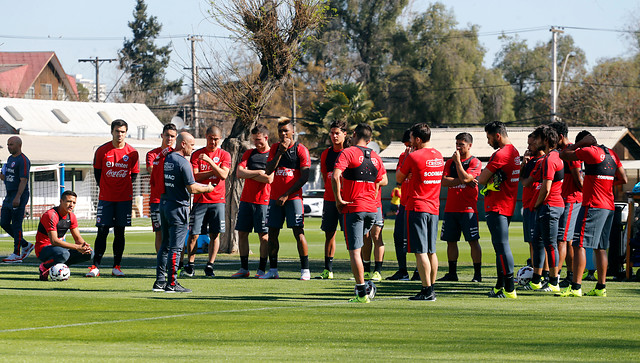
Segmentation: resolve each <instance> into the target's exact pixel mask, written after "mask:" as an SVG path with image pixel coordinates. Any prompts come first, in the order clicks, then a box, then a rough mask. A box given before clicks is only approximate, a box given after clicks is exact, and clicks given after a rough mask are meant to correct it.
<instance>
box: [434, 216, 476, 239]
mask: <svg viewBox="0 0 640 363" xmlns="http://www.w3.org/2000/svg"><path fill="white" fill-rule="evenodd" d="M460 235H464V240H465V241H467V242H469V241H477V240H479V239H480V232H479V228H478V214H477V213H466V212H445V213H444V219H443V220H442V229H441V230H440V239H441V240H443V241H447V242H458V241H459V240H460Z"/></svg>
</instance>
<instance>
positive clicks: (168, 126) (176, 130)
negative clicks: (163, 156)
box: [162, 123, 178, 134]
mask: <svg viewBox="0 0 640 363" xmlns="http://www.w3.org/2000/svg"><path fill="white" fill-rule="evenodd" d="M169 130H172V131H175V132H178V129H177V128H176V125H174V124H172V123H168V124H166V125H164V127H163V128H162V133H163V134H164V133H165V132H167V131H169Z"/></svg>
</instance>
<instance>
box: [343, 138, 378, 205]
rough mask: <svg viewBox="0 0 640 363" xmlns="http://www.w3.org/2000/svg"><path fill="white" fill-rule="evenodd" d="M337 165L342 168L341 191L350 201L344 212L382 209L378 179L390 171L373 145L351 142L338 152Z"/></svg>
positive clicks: (344, 197) (344, 198) (346, 199)
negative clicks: (370, 146)
mask: <svg viewBox="0 0 640 363" xmlns="http://www.w3.org/2000/svg"><path fill="white" fill-rule="evenodd" d="M335 169H337V170H340V171H342V188H341V190H340V195H341V196H342V199H343V200H344V201H345V202H350V204H347V205H346V206H345V207H344V208H343V209H342V213H357V212H374V213H375V212H376V211H377V210H378V194H379V190H378V186H377V183H378V182H380V181H381V180H382V178H383V177H384V175H385V174H386V173H387V171H386V170H385V169H384V165H383V164H382V159H380V156H378V154H376V152H375V151H373V150H371V149H369V148H366V147H361V146H350V147H348V148H346V149H344V150H342V152H341V153H340V156H338V160H337V161H336V166H335ZM335 169H334V170H335Z"/></svg>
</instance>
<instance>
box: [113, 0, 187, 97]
mask: <svg viewBox="0 0 640 363" xmlns="http://www.w3.org/2000/svg"><path fill="white" fill-rule="evenodd" d="M133 17H134V19H133V21H130V22H129V23H128V24H129V28H131V31H132V32H133V38H132V39H130V40H129V39H125V41H124V45H123V48H122V49H120V51H119V52H118V62H119V68H120V69H121V70H123V71H126V72H128V73H129V75H130V77H129V79H128V81H127V82H125V84H124V85H123V86H122V87H121V88H120V92H121V94H122V99H123V100H124V101H128V102H132V101H134V102H144V103H147V104H149V105H157V104H162V103H165V100H166V99H167V98H168V97H169V96H171V95H172V94H181V93H182V90H181V87H182V79H179V80H176V81H167V80H166V79H165V69H166V68H167V67H168V66H169V55H170V54H171V49H170V45H166V46H164V47H157V46H156V45H155V44H154V42H155V39H156V38H157V37H158V35H159V34H160V31H161V30H162V25H161V24H160V23H159V22H158V19H157V18H156V17H155V16H148V15H147V4H145V2H144V0H137V2H136V6H135V11H134V12H133Z"/></svg>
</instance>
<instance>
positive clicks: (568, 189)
mask: <svg viewBox="0 0 640 363" xmlns="http://www.w3.org/2000/svg"><path fill="white" fill-rule="evenodd" d="M569 145H571V144H569ZM569 145H567V147H568V146H569ZM565 149H566V147H565ZM562 150H564V149H562ZM563 162H564V182H563V183H562V199H564V202H565V203H571V204H573V203H582V191H581V190H579V189H578V187H577V186H576V184H575V183H574V182H573V175H572V174H571V169H578V170H580V169H581V168H582V163H581V162H580V161H579V160H576V161H563Z"/></svg>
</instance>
